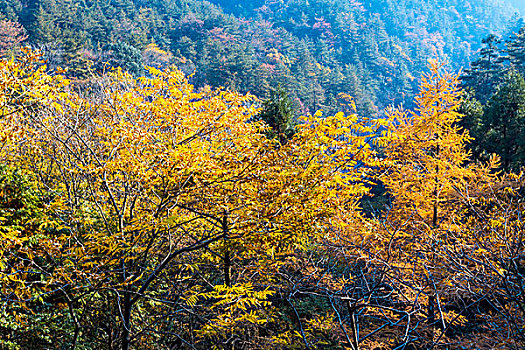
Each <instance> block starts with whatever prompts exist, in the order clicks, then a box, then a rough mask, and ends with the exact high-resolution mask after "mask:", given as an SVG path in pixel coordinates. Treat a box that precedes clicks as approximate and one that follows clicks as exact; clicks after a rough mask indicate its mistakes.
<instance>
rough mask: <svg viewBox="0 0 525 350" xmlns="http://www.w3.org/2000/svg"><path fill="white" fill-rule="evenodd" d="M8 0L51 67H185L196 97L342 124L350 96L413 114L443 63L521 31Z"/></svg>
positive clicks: (372, 16) (373, 10) (434, 10)
mask: <svg viewBox="0 0 525 350" xmlns="http://www.w3.org/2000/svg"><path fill="white" fill-rule="evenodd" d="M213 3H214V4H212V3H210V2H206V1H197V0H158V1H157V0H147V1H146V0H111V1H108V0H30V1H27V2H24V1H21V0H2V1H0V19H1V18H2V17H3V18H5V19H7V20H10V21H14V22H18V23H20V24H21V25H22V26H23V28H24V30H25V32H26V34H27V36H28V38H27V42H28V43H31V44H32V45H33V46H35V47H38V48H40V49H42V50H44V52H45V54H46V59H47V60H48V65H49V66H50V67H58V66H61V67H66V66H67V67H68V69H69V72H68V75H69V76H75V77H78V78H82V79H85V78H88V77H89V76H90V75H91V72H92V71H93V70H95V71H101V70H104V69H107V68H108V67H111V66H120V67H124V68H125V69H127V70H128V71H130V72H132V73H133V74H136V75H140V74H143V72H144V71H143V68H142V67H143V65H144V64H146V65H150V66H155V67H167V66H168V65H169V64H176V65H177V66H178V67H179V68H180V69H182V70H183V71H184V72H185V73H186V74H187V75H190V74H193V75H192V76H191V78H190V82H191V83H192V84H194V85H196V86H198V87H201V86H204V85H206V84H208V85H211V86H213V87H218V86H225V87H228V88H230V89H232V90H236V91H240V92H243V93H247V92H250V93H252V94H254V95H256V96H258V97H260V98H267V97H268V96H269V95H270V93H271V91H272V89H275V88H277V86H279V85H280V86H282V87H283V88H284V89H285V90H286V91H287V92H288V93H289V94H290V97H291V100H292V103H293V105H294V110H295V111H296V114H297V115H299V114H308V113H314V112H315V111H316V110H318V109H324V110H325V111H327V112H330V113H335V112H336V111H338V110H340V109H341V108H342V107H341V104H345V101H344V99H343V100H342V99H341V98H340V96H339V94H340V93H347V94H350V95H351V96H353V97H354V98H355V100H356V105H357V108H358V111H359V112H360V113H362V114H364V115H367V116H376V115H378V114H380V113H382V110H383V109H384V108H385V107H387V106H389V105H392V104H393V105H399V104H404V105H406V106H407V107H410V106H411V104H412V101H413V97H414V95H415V93H416V92H417V80H418V77H419V76H420V75H421V73H422V72H423V71H424V69H425V67H426V60H427V59H428V57H430V56H431V55H432V54H433V53H434V52H436V53H437V54H438V55H439V56H440V57H446V58H447V59H448V60H449V61H451V63H453V67H454V69H458V68H459V67H461V66H463V65H466V64H467V63H468V61H469V60H470V59H471V57H472V53H473V52H474V51H476V50H477V49H478V48H479V43H480V39H481V38H482V37H485V36H486V35H488V34H489V33H491V32H494V33H497V34H504V33H505V31H509V32H510V31H512V30H513V29H515V28H516V24H515V23H514V21H513V20H512V18H513V16H514V14H515V12H516V9H515V8H513V7H512V6H511V5H509V4H507V3H504V2H502V1H498V0H470V1H463V0H439V1H426V0H397V1H392V0H367V1H363V2H362V3H361V2H358V1H356V0H351V1H342V0H290V1H261V0H259V1H247V2H242V1H232V0H215V1H213Z"/></svg>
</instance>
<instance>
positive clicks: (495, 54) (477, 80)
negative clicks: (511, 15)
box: [462, 34, 504, 102]
mask: <svg viewBox="0 0 525 350" xmlns="http://www.w3.org/2000/svg"><path fill="white" fill-rule="evenodd" d="M482 43H483V45H484V47H483V48H482V49H481V50H480V57H479V58H478V59H477V60H476V61H474V62H472V63H471V64H470V69H466V70H465V75H464V76H463V77H462V81H463V85H464V86H466V87H470V88H472V89H474V91H475V93H476V98H477V99H478V100H480V101H481V102H486V101H487V100H488V99H489V98H490V96H491V95H492V93H493V92H494V89H495V88H496V86H497V85H498V83H499V81H500V79H501V74H502V71H503V62H504V59H503V58H502V57H501V53H500V52H501V40H500V39H499V38H498V37H497V36H496V35H494V34H491V35H489V36H488V37H486V38H485V39H483V40H482Z"/></svg>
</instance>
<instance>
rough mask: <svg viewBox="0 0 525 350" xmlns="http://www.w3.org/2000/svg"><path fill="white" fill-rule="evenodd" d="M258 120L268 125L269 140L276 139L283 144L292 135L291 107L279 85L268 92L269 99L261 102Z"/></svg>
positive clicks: (285, 93) (286, 95)
mask: <svg viewBox="0 0 525 350" xmlns="http://www.w3.org/2000/svg"><path fill="white" fill-rule="evenodd" d="M259 118H260V119H261V120H263V121H264V122H265V123H266V124H268V125H269V126H270V128H271V130H270V131H269V133H268V136H269V137H270V138H278V139H279V142H281V144H285V143H286V141H287V138H289V137H291V136H292V135H293V122H294V120H293V107H292V102H291V101H290V99H289V98H288V94H287V92H286V91H285V90H284V88H282V87H281V85H279V86H277V89H274V90H272V91H271V92H270V97H269V98H268V99H267V100H265V101H264V102H263V109H262V111H261V113H260V114H259Z"/></svg>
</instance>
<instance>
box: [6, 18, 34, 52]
mask: <svg viewBox="0 0 525 350" xmlns="http://www.w3.org/2000/svg"><path fill="white" fill-rule="evenodd" d="M26 39H27V35H26V31H25V29H24V27H22V25H21V24H20V23H17V22H13V21H9V20H1V21H0V56H4V55H6V54H7V53H8V52H9V51H10V50H12V49H13V48H15V47H17V46H18V45H19V44H20V43H22V42H23V41H25V40H26Z"/></svg>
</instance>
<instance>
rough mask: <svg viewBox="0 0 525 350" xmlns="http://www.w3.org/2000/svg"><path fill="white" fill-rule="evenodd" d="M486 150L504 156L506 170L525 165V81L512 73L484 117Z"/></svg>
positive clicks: (494, 96)
mask: <svg viewBox="0 0 525 350" xmlns="http://www.w3.org/2000/svg"><path fill="white" fill-rule="evenodd" d="M482 130H483V133H484V134H485V135H486V136H485V141H484V149H485V150H486V151H487V152H489V153H497V154H499V155H500V156H501V162H502V166H503V168H504V169H505V170H518V169H519V168H521V167H522V166H523V165H524V162H525V138H524V137H523V136H524V135H525V81H524V80H523V76H522V75H521V74H520V73H519V72H517V71H514V70H512V71H509V72H508V73H507V74H506V75H505V77H504V78H503V82H502V83H501V84H500V85H499V86H498V88H497V90H496V93H495V94H494V95H493V96H492V97H491V98H490V101H489V102H488V104H487V107H486V110H485V113H484V115H483V121H482Z"/></svg>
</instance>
